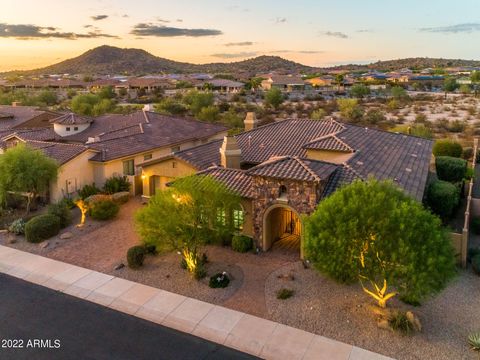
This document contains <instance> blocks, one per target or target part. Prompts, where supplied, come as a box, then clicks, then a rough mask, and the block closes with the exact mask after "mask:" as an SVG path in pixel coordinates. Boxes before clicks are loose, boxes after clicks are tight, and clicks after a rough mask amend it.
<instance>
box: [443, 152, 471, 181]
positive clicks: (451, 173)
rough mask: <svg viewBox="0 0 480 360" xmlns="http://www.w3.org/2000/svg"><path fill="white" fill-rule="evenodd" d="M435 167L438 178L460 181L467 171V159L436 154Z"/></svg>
mask: <svg viewBox="0 0 480 360" xmlns="http://www.w3.org/2000/svg"><path fill="white" fill-rule="evenodd" d="M435 168H436V170H437V176H438V178H439V179H440V180H444V181H449V182H458V181H462V180H463V178H464V177H465V173H466V171H467V161H466V160H463V159H459V158H455V157H451V156H437V157H436V158H435Z"/></svg>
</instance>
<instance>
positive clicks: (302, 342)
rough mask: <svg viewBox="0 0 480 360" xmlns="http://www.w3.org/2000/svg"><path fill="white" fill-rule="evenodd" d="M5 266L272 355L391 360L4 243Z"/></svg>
mask: <svg viewBox="0 0 480 360" xmlns="http://www.w3.org/2000/svg"><path fill="white" fill-rule="evenodd" d="M0 272H3V273H5V274H8V275H11V276H14V277H17V278H20V279H23V280H26V281H29V282H32V283H35V284H39V285H42V286H45V287H48V288H51V289H54V290H57V291H61V292H64V293H66V294H69V295H72V296H75V297H78V298H81V299H85V300H88V301H91V302H94V303H98V304H101V305H103V306H106V307H109V308H112V309H115V310H118V311H121V312H124V313H127V314H130V315H133V316H136V317H140V318H143V319H146V320H149V321H152V322H154V323H158V324H161V325H164V326H167V327H170V328H174V329H177V330H180V331H183V332H186V333H190V334H192V335H195V336H198V337H201V338H204V339H207V340H210V341H213V342H216V343H219V344H222V345H225V346H228V347H231V348H234V349H237V350H240V351H243V352H246V353H249V354H252V355H255V356H259V357H261V358H266V359H315V360H323V359H325V360H367V359H368V360H386V359H390V358H388V357H385V356H383V355H379V354H376V353H373V352H370V351H367V350H364V349H361V348H358V347H356V346H352V345H348V344H344V343H341V342H338V341H335V340H331V339H328V338H325V337H323V336H319V335H315V334H312V333H309V332H306V331H303V330H299V329H295V328H292V327H289V326H286V325H283V324H279V323H275V322H272V321H269V320H265V319H262V318H258V317H255V316H251V315H248V314H245V313H242V312H238V311H234V310H230V309H227V308H224V307H221V306H217V305H212V304H209V303H206V302H203V301H199V300H196V299H192V298H188V297H185V296H182V295H178V294H175V293H171V292H168V291H164V290H160V289H157V288H153V287H150V286H146V285H143V284H138V283H135V282H131V281H128V280H124V279H121V278H117V277H114V276H111V275H106V274H102V273H99V272H96V271H93V270H89V269H85V268H81V267H78V266H75V265H70V264H66V263H63V262H60V261H56V260H52V259H48V258H45V257H42V256H38V255H34V254H30V253H27V252H23V251H19V250H16V249H13V248H9V247H5V246H0Z"/></svg>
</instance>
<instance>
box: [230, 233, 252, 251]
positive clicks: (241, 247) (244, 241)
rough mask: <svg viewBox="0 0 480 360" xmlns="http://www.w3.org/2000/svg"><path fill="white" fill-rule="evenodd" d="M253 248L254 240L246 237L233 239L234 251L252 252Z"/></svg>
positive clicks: (236, 236) (239, 236)
mask: <svg viewBox="0 0 480 360" xmlns="http://www.w3.org/2000/svg"><path fill="white" fill-rule="evenodd" d="M252 247H253V241H252V238H250V237H248V236H245V235H235V236H234V237H233V238H232V249H233V250H234V251H238V252H241V253H245V252H247V251H249V250H251V249H252Z"/></svg>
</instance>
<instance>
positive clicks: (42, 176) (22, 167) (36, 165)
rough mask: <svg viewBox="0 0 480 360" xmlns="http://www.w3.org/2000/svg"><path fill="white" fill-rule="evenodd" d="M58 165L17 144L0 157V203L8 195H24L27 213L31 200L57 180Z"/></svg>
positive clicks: (35, 151)
mask: <svg viewBox="0 0 480 360" xmlns="http://www.w3.org/2000/svg"><path fill="white" fill-rule="evenodd" d="M57 172H58V165H57V163H56V162H55V160H53V159H51V158H49V157H47V156H46V155H45V154H44V153H42V152H41V151H39V150H35V149H32V148H31V147H29V146H26V145H23V144H19V145H17V146H15V147H13V148H10V149H8V150H7V151H6V152H5V153H4V154H3V155H0V201H1V203H3V204H5V202H6V199H7V195H8V194H9V193H22V194H26V198H27V213H28V212H30V205H31V202H32V200H35V199H36V198H37V197H38V195H40V194H42V193H43V192H45V191H46V190H47V189H48V186H49V184H50V182H51V181H54V180H55V179H56V178H57Z"/></svg>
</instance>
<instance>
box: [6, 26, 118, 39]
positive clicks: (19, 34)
mask: <svg viewBox="0 0 480 360" xmlns="http://www.w3.org/2000/svg"><path fill="white" fill-rule="evenodd" d="M2 37H3V38H16V39H20V40H34V39H48V38H59V39H67V40H77V39H83V38H102V37H103V38H118V37H117V36H114V35H109V34H103V33H101V32H99V31H90V32H88V33H86V34H77V33H73V32H61V31H59V29H57V28H55V27H52V26H46V27H45V26H37V25H30V24H4V23H0V38H2Z"/></svg>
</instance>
